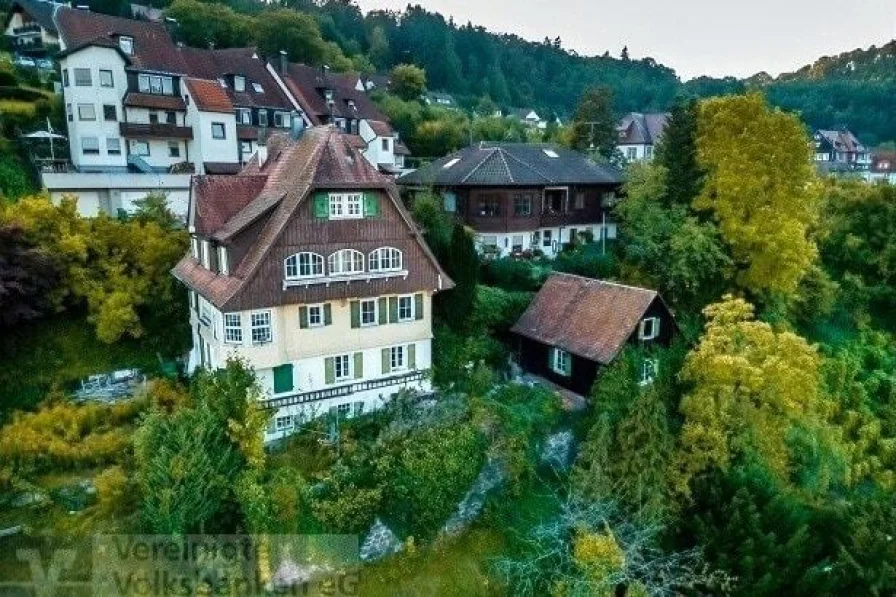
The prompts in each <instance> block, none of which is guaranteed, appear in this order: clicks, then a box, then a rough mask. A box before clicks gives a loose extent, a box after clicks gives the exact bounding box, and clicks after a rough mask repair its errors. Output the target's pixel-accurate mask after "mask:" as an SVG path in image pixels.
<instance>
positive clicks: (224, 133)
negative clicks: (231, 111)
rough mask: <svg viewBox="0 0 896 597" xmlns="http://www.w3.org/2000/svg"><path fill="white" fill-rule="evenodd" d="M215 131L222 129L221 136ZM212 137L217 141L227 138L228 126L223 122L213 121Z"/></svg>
mask: <svg viewBox="0 0 896 597" xmlns="http://www.w3.org/2000/svg"><path fill="white" fill-rule="evenodd" d="M215 131H221V136H220V137H219V136H217V134H216V133H215ZM212 139H214V140H215V141H222V140H225V139H227V127H225V126H224V123H223V122H213V123H212Z"/></svg>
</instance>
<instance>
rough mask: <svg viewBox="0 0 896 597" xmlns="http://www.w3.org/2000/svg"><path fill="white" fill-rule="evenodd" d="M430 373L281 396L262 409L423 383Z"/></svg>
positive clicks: (264, 404) (263, 404)
mask: <svg viewBox="0 0 896 597" xmlns="http://www.w3.org/2000/svg"><path fill="white" fill-rule="evenodd" d="M427 374H428V371H412V372H410V373H405V374H403V375H393V376H391V377H384V378H382V379H372V380H370V381H359V382H357V383H350V384H346V385H342V386H335V387H332V388H325V389H323V390H314V391H311V392H302V393H299V394H292V395H290V396H281V397H278V398H271V399H270V400H265V401H263V402H262V407H264V408H265V409H269V410H277V409H279V408H284V407H287V406H295V405H296V404H307V403H309V402H318V401H320V400H329V399H331V398H341V397H343V396H351V395H352V394H356V393H358V392H364V391H367V390H376V389H379V388H388V387H389V386H398V385H406V384H413V383H418V382H420V381H422V380H423V379H424V378H425V377H426V375H427Z"/></svg>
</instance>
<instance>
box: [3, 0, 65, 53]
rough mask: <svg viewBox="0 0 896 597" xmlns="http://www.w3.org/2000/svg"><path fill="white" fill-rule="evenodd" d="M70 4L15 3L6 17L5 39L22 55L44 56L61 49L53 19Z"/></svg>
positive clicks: (28, 0)
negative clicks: (59, 9)
mask: <svg viewBox="0 0 896 597" xmlns="http://www.w3.org/2000/svg"><path fill="white" fill-rule="evenodd" d="M61 6H67V5H66V4H62V3H57V2H44V1H43V0H13V3H12V6H11V7H10V9H9V12H8V13H7V15H6V26H5V31H4V32H5V35H6V37H7V39H9V40H10V45H11V48H10V49H12V51H14V52H17V53H19V54H31V55H36V56H37V55H43V54H46V52H47V50H48V49H51V48H58V46H59V33H58V32H57V31H56V23H55V22H54V20H53V15H54V14H55V13H56V10H57V9H58V8H59V7H61Z"/></svg>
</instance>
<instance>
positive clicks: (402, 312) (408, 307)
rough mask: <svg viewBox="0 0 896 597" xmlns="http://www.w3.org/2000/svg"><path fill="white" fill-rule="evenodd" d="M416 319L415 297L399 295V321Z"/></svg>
mask: <svg viewBox="0 0 896 597" xmlns="http://www.w3.org/2000/svg"><path fill="white" fill-rule="evenodd" d="M413 319H414V297H413V296H400V297H398V321H411V320H413Z"/></svg>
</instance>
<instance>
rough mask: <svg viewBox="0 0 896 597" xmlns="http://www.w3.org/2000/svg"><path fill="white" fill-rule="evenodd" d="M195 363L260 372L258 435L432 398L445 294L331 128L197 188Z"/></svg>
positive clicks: (189, 264) (418, 246) (416, 242)
mask: <svg viewBox="0 0 896 597" xmlns="http://www.w3.org/2000/svg"><path fill="white" fill-rule="evenodd" d="M189 230H190V233H191V243H192V244H191V252H190V254H189V255H187V256H185V257H184V258H183V259H182V260H181V262H180V263H179V264H178V265H177V267H176V268H175V270H174V275H175V276H176V277H177V278H178V279H179V280H181V281H182V282H183V283H184V284H185V285H186V286H187V287H188V288H189V289H190V301H191V309H190V313H191V315H190V324H191V327H192V330H193V349H192V351H191V353H190V366H191V367H192V368H195V367H199V366H204V367H219V366H222V364H223V363H224V362H225V361H226V359H228V358H229V357H231V356H234V357H240V358H243V359H245V360H246V361H247V362H248V363H249V364H250V365H251V366H252V367H253V368H254V369H255V371H256V372H257V375H258V379H259V382H260V384H261V387H262V390H263V392H264V398H263V402H264V406H265V408H267V409H268V410H269V411H270V413H271V424H270V426H269V427H268V429H267V431H266V433H265V439H266V440H267V441H271V440H275V439H277V438H280V437H283V436H285V435H288V434H289V433H291V432H292V431H293V429H294V428H295V427H296V425H297V424H300V423H301V422H304V421H306V420H308V418H310V417H314V416H318V415H321V414H326V413H330V412H334V413H337V414H338V415H339V416H341V417H348V416H355V415H357V414H360V413H364V412H368V411H370V410H373V409H376V408H379V407H381V406H382V405H383V404H385V403H386V402H387V401H388V400H390V399H391V397H393V396H394V395H395V394H396V393H398V392H399V391H401V390H403V389H407V390H412V391H415V392H421V393H426V392H429V391H431V386H430V382H429V379H428V374H427V371H428V370H429V369H430V366H431V359H432V349H431V339H432V297H433V295H434V294H435V293H437V292H439V291H441V290H446V289H448V288H451V287H452V285H453V284H452V282H451V280H450V279H449V278H448V277H447V276H446V275H445V274H444V272H443V271H442V270H441V268H440V266H439V264H438V263H437V262H436V260H435V258H434V257H433V255H432V253H431V252H430V250H429V248H428V247H427V246H426V243H425V241H424V240H423V238H422V235H421V233H420V231H419V230H418V229H417V228H416V227H415V225H414V224H413V222H412V220H411V218H410V215H409V214H408V213H407V211H406V210H405V208H404V206H403V205H402V203H401V201H400V199H399V197H398V192H397V190H396V187H395V184H394V182H393V181H392V179H391V177H389V176H386V175H384V174H382V173H380V172H379V171H378V170H377V169H376V168H375V167H374V166H373V165H372V164H370V163H369V161H367V160H366V159H365V158H364V157H363V156H362V154H361V151H360V150H359V149H358V148H357V147H355V145H354V144H353V143H352V139H351V135H349V134H346V133H343V132H342V131H340V130H339V129H338V128H337V127H335V126H334V125H322V126H317V127H313V128H310V129H308V130H305V131H302V130H301V129H300V128H299V127H298V126H297V127H296V129H295V130H294V131H293V132H292V133H291V134H277V135H275V136H272V137H271V138H270V139H269V141H268V144H267V145H266V146H264V147H263V148H262V150H261V151H260V152H258V154H257V157H256V158H255V159H254V160H252V161H250V162H249V163H248V164H247V165H246V166H245V167H244V168H243V170H242V171H241V172H240V173H239V174H237V175H235V176H223V175H204V176H196V177H195V178H194V180H193V185H192V194H191V200H190V210H189Z"/></svg>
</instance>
